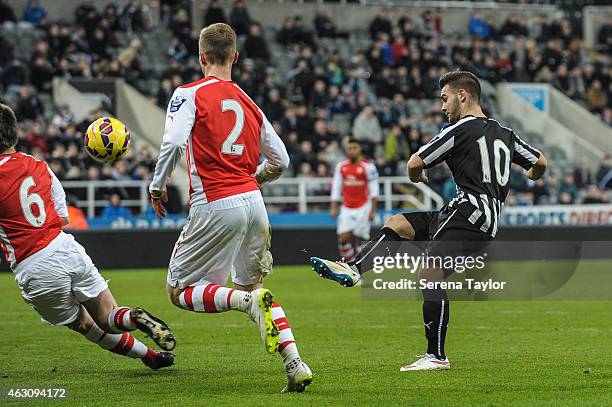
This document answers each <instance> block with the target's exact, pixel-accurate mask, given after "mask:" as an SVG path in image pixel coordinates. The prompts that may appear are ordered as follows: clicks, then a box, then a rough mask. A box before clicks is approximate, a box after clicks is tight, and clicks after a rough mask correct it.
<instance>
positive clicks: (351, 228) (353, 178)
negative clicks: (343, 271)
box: [331, 139, 379, 262]
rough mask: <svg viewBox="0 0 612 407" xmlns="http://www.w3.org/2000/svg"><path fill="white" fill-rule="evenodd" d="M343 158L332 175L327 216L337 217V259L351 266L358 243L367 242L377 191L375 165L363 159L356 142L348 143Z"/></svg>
mask: <svg viewBox="0 0 612 407" xmlns="http://www.w3.org/2000/svg"><path fill="white" fill-rule="evenodd" d="M346 155H347V158H348V160H344V161H341V162H339V163H338V165H337V166H336V170H335V171H334V178H333V181H332V190H331V201H332V203H331V215H332V216H333V217H336V216H337V217H338V225H337V228H336V233H337V235H338V249H339V251H340V257H341V258H343V259H344V261H347V262H351V261H354V260H355V257H356V256H357V255H358V254H359V252H360V250H361V246H360V245H361V242H366V241H368V240H369V239H370V227H371V224H372V220H373V219H374V216H375V215H376V200H377V199H378V193H379V187H378V170H377V169H376V165H375V164H374V163H373V162H371V161H368V160H366V159H364V158H363V155H362V153H361V146H360V145H359V142H358V141H357V140H355V139H350V140H349V142H348V145H347V147H346ZM341 201H343V202H342V207H341V208H340V214H338V206H339V204H340V202H341Z"/></svg>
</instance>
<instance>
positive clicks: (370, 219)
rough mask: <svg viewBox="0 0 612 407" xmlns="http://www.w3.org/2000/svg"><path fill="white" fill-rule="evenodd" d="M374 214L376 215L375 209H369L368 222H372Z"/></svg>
mask: <svg viewBox="0 0 612 407" xmlns="http://www.w3.org/2000/svg"><path fill="white" fill-rule="evenodd" d="M375 216H376V209H374V210H371V211H370V214H369V215H368V220H369V221H370V222H372V221H373V220H374V217H375Z"/></svg>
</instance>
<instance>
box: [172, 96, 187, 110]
mask: <svg viewBox="0 0 612 407" xmlns="http://www.w3.org/2000/svg"><path fill="white" fill-rule="evenodd" d="M186 100H187V99H185V98H184V97H182V96H177V97H176V98H174V100H173V101H172V102H170V113H176V112H178V110H179V109H180V108H181V106H183V103H185V101H186Z"/></svg>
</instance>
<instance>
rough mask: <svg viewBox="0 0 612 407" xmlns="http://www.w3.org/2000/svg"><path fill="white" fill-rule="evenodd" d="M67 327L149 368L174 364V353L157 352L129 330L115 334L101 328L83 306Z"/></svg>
mask: <svg viewBox="0 0 612 407" xmlns="http://www.w3.org/2000/svg"><path fill="white" fill-rule="evenodd" d="M68 328H70V329H72V330H73V331H76V332H79V333H80V334H82V335H83V336H84V337H85V338H87V339H88V340H89V341H91V342H93V343H95V344H97V345H98V346H100V347H101V348H102V349H106V350H108V351H111V352H113V353H116V354H118V355H123V356H127V357H129V358H133V359H140V360H142V363H144V364H145V365H146V366H148V367H150V368H151V369H154V370H157V369H160V368H162V367H168V366H172V365H173V364H174V355H173V354H172V353H171V352H157V351H155V350H153V349H151V348H149V347H147V346H146V345H145V344H143V343H142V342H140V341H139V340H138V339H136V338H134V337H133V336H132V335H131V334H130V333H129V332H123V333H121V334H116V333H110V332H106V331H104V330H102V328H100V327H99V326H98V325H97V324H96V323H95V322H94V320H93V318H92V317H91V315H89V313H88V312H87V310H86V309H85V308H84V307H81V312H80V314H79V317H78V319H77V320H76V321H75V322H72V323H71V324H68Z"/></svg>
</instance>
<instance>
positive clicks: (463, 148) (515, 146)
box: [311, 71, 547, 371]
mask: <svg viewBox="0 0 612 407" xmlns="http://www.w3.org/2000/svg"><path fill="white" fill-rule="evenodd" d="M440 89H441V90H440V97H441V100H442V112H444V114H445V115H446V116H447V117H448V120H449V123H450V124H449V125H448V126H446V127H445V128H444V129H442V131H441V132H440V133H439V134H438V135H437V136H436V137H434V138H433V139H432V140H431V141H430V142H429V143H428V144H426V145H424V146H423V147H421V149H419V151H417V152H416V153H415V154H413V155H412V157H411V158H410V161H409V162H408V175H409V177H410V179H411V180H412V181H413V182H427V181H428V180H427V176H426V175H425V173H424V169H428V168H431V167H433V166H435V165H438V164H440V163H442V162H446V164H447V165H448V167H449V168H450V170H451V173H452V175H453V178H454V180H455V183H456V184H457V196H456V197H455V198H454V199H452V200H451V201H450V202H449V203H447V204H446V205H444V207H442V208H441V209H440V210H439V211H431V212H410V213H402V214H398V215H395V216H392V217H391V218H389V219H388V220H387V222H385V225H384V227H383V228H382V229H381V231H380V234H379V236H378V238H376V239H375V240H373V241H370V242H368V244H366V246H365V247H364V249H363V251H362V253H363V254H362V255H361V256H360V257H359V258H358V259H357V260H356V261H355V262H351V263H344V262H334V261H330V260H325V259H320V258H318V257H312V258H311V264H312V266H313V268H314V269H315V271H316V272H317V273H319V274H320V275H321V276H323V277H326V278H328V279H331V280H334V281H337V282H339V283H340V284H341V285H344V286H347V287H352V286H354V285H355V284H356V283H357V282H358V281H359V280H360V279H361V275H362V274H363V273H365V272H367V271H368V270H367V268H368V267H365V264H366V263H365V262H366V261H367V260H368V256H370V254H372V253H373V251H374V249H376V247H377V246H379V245H381V244H384V242H401V241H403V240H417V241H430V243H429V244H428V248H427V251H428V254H429V255H443V256H447V255H465V254H466V252H465V249H464V248H461V249H460V250H456V249H457V248H455V249H450V248H449V245H448V242H469V244H468V245H466V246H470V247H472V249H473V251H478V248H483V247H484V246H486V244H487V242H490V241H491V240H493V239H494V238H495V235H496V234H497V228H498V221H499V217H500V213H501V209H502V205H503V203H504V200H505V199H506V195H507V194H508V189H509V188H510V185H509V184H508V181H509V178H510V166H511V165H512V163H515V164H518V165H520V166H521V167H523V168H524V169H525V175H526V176H527V177H529V178H530V179H532V180H537V179H539V178H541V177H542V176H543V175H544V172H545V170H546V166H547V162H546V159H545V158H544V156H543V155H542V153H541V152H540V151H538V150H536V149H535V148H533V147H531V146H530V145H528V144H527V143H525V142H524V141H523V140H521V139H520V138H519V137H518V136H517V135H516V133H514V131H512V130H511V129H509V128H507V127H503V126H502V125H500V124H499V123H498V122H497V121H495V120H493V119H491V118H488V117H486V116H485V114H484V113H483V111H482V108H481V106H480V92H481V88H480V82H479V81H478V78H477V77H476V76H475V75H473V74H472V73H470V72H465V71H454V72H449V73H447V74H445V75H444V76H443V77H442V78H441V79H440ZM444 242H447V244H445V243H444ZM461 246H463V245H461ZM452 272H453V270H441V269H435V268H429V269H426V268H421V269H420V270H419V279H425V280H427V281H432V282H435V281H444V280H445V279H447V278H448V277H449V276H450V274H452ZM422 294H423V299H424V302H423V324H424V325H425V336H426V338H427V344H428V346H427V351H426V353H425V354H424V355H422V356H421V357H419V359H418V360H417V361H415V362H414V363H410V364H407V365H405V366H403V367H402V368H401V369H400V370H401V371H413V370H441V369H450V361H449V360H448V358H447V357H446V353H445V350H444V342H445V339H446V330H447V325H448V320H449V311H450V308H449V301H448V295H447V293H446V291H445V290H444V289H441V288H438V289H424V290H422Z"/></svg>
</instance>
